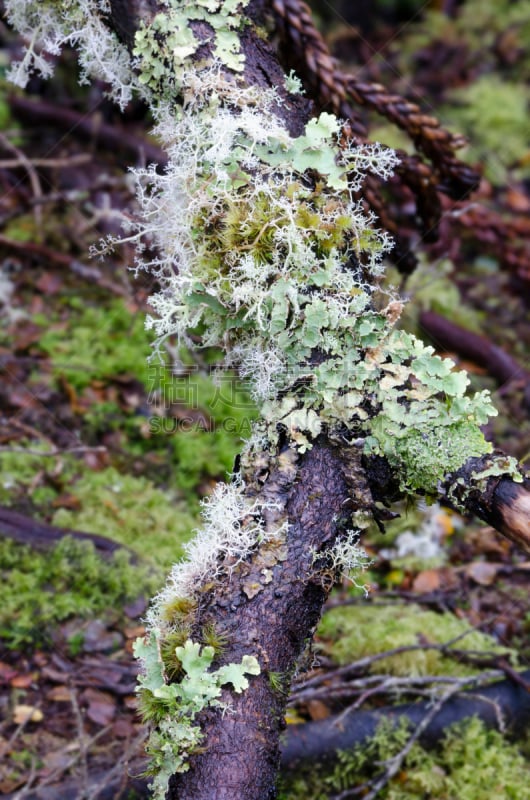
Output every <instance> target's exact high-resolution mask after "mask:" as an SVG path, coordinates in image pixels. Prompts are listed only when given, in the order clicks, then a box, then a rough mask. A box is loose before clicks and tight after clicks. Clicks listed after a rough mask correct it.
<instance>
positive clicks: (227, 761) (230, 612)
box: [168, 443, 351, 800]
mask: <svg viewBox="0 0 530 800" xmlns="http://www.w3.org/2000/svg"><path fill="white" fill-rule="evenodd" d="M293 467H294V465H293V464H292V463H290V462H287V463H285V462H284V463H283V464H281V465H279V466H278V468H277V469H276V470H274V471H272V472H271V474H270V475H269V476H268V478H267V482H266V485H265V486H264V488H263V491H264V493H265V494H267V495H269V498H270V499H272V497H275V498H276V499H277V500H280V502H281V503H282V504H284V507H285V510H286V512H287V516H288V519H289V523H290V525H289V530H288V533H287V538H286V542H285V548H286V552H285V553H284V554H283V555H282V560H281V561H280V560H278V561H277V563H276V564H275V565H274V566H270V567H265V566H264V564H266V563H270V562H269V561H268V558H267V552H266V550H265V551H264V550H263V549H262V550H261V551H260V552H259V553H258V554H257V555H256V556H255V558H254V559H253V561H251V562H250V563H248V564H244V566H243V568H242V569H239V570H237V571H236V572H235V573H234V574H233V576H232V579H231V580H230V582H229V583H227V584H226V585H225V586H224V587H222V588H221V589H218V590H217V591H216V592H215V594H213V595H212V596H210V597H209V598H208V599H207V601H206V603H205V605H204V607H203V608H202V609H201V615H200V617H201V619H200V623H201V624H203V623H204V622H206V621H209V620H211V619H215V623H216V629H217V631H218V632H219V633H220V634H222V635H226V636H227V638H228V641H229V642H230V646H229V648H228V649H227V651H226V652H225V653H224V654H223V657H222V659H221V661H222V662H223V663H229V662H239V660H240V659H241V657H242V656H243V655H245V654H246V653H254V654H256V655H257V657H258V658H259V661H260V663H261V664H262V665H264V666H265V668H264V669H262V672H261V674H260V675H259V676H257V677H256V678H253V679H252V681H251V684H250V687H249V688H248V689H247V690H246V691H245V692H244V693H243V694H241V695H237V696H235V697H234V695H233V694H231V695H230V697H229V698H227V700H228V702H229V703H230V706H231V708H232V710H233V713H228V714H226V715H225V716H222V715H220V714H219V713H216V712H215V711H214V712H208V713H207V714H205V715H204V717H203V719H202V728H203V731H204V733H205V734H206V741H207V742H208V750H207V751H205V752H204V753H203V754H201V755H198V756H196V757H194V758H193V759H192V761H191V768H190V771H189V772H187V773H184V774H183V775H178V776H175V777H174V778H173V779H172V781H171V782H170V792H169V794H168V798H170V799H171V800H176V799H177V798H184V797H185V798H189V800H193V798H196V800H199V798H201V799H202V800H204V799H205V798H216V800H233V799H234V798H236V797H237V798H238V799H240V800H256V798H258V797H259V798H273V797H274V796H275V788H274V786H275V779H276V774H277V769H278V766H279V757H280V748H279V736H280V733H281V731H282V730H283V728H284V727H285V723H284V721H283V715H284V710H285V701H286V696H287V694H288V691H289V684H290V678H291V675H292V672H293V669H294V667H295V665H296V662H297V660H298V659H299V657H300V655H301V653H302V651H303V650H304V647H305V645H306V643H307V641H308V638H309V637H310V635H311V633H312V631H313V630H314V627H315V625H316V624H317V622H318V620H319V618H320V613H321V609H322V604H323V602H324V600H325V598H326V596H327V591H328V590H329V588H330V586H331V581H330V583H329V584H328V586H323V585H322V581H321V577H320V575H317V572H316V570H315V568H314V565H313V561H314V556H313V554H312V553H313V552H314V551H317V552H320V551H322V550H324V549H325V547H326V545H328V544H329V543H331V542H332V541H333V540H334V538H335V536H336V534H337V532H338V531H339V530H340V528H341V521H342V520H343V519H344V517H345V511H346V509H347V507H348V505H349V497H350V495H351V487H350V483H351V482H350V479H349V476H348V475H347V474H345V472H344V466H343V463H342V460H341V459H340V457H339V454H338V453H337V452H336V451H335V450H334V449H333V448H331V447H330V446H329V445H327V444H325V443H318V444H316V445H315V447H314V448H313V449H312V450H311V451H310V452H309V453H307V454H306V455H305V456H304V457H303V458H302V460H301V463H300V465H299V466H298V468H296V467H295V468H294V470H293ZM269 487H270V488H269ZM350 511H351V508H350ZM272 555H273V558H274V554H272ZM272 560H273V559H271V561H272ZM269 570H270V572H269ZM264 581H268V582H266V583H265V582H264ZM254 591H257V594H255V595H254V596H252V597H249V594H250V595H252V594H253V592H254ZM271 673H274V674H275V676H276V680H274V679H273V678H274V676H273V678H271ZM278 682H279V683H280V688H278ZM213 754H215V755H214V757H212V755H213Z"/></svg>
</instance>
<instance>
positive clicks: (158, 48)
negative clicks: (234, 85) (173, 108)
mask: <svg viewBox="0 0 530 800" xmlns="http://www.w3.org/2000/svg"><path fill="white" fill-rule="evenodd" d="M166 5H167V11H166V12H160V13H159V14H156V16H155V17H154V18H153V19H152V20H151V22H150V23H149V24H145V23H142V24H141V27H140V29H139V30H138V31H137V33H136V36H135V47H134V51H133V53H134V55H135V56H136V57H137V59H138V67H139V71H140V78H139V80H140V83H142V84H144V85H145V86H147V87H148V88H149V89H150V90H151V91H152V92H153V93H154V95H155V97H156V102H157V103H158V102H160V100H161V99H162V98H164V99H166V100H171V99H175V98H176V96H177V95H178V93H179V91H180V89H181V85H180V74H181V73H182V70H183V68H184V67H185V66H186V64H188V63H189V61H190V59H191V57H192V56H195V54H196V53H197V51H198V50H199V47H201V45H204V44H209V45H211V48H212V54H213V57H214V58H215V59H216V60H218V61H219V63H221V64H223V65H224V66H225V67H227V68H229V69H231V70H233V71H234V72H241V71H242V69H243V66H244V61H245V59H244V56H243V53H242V52H241V44H240V40H239V28H241V26H242V24H243V18H242V16H241V9H242V8H243V7H244V5H246V3H245V2H242V0H169V1H168V2H167V4H166ZM193 22H206V23H207V24H208V26H210V27H211V28H212V35H211V36H209V37H206V39H205V38H204V33H203V34H202V37H200V36H199V35H198V34H197V33H196V32H195V31H194V29H193V27H192V25H191V24H190V23H193Z"/></svg>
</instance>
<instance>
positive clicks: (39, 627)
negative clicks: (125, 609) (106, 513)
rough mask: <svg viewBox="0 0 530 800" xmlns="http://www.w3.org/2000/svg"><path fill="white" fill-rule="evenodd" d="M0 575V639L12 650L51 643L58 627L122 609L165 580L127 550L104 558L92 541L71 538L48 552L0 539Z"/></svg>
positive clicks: (65, 539) (67, 538)
mask: <svg viewBox="0 0 530 800" xmlns="http://www.w3.org/2000/svg"><path fill="white" fill-rule="evenodd" d="M0 576H1V580H2V604H1V608H0V637H1V638H2V640H3V641H4V643H5V644H6V645H7V646H8V647H11V648H17V647H21V646H26V645H32V646H39V645H42V644H46V643H47V639H48V636H49V635H50V633H51V630H52V628H53V626H54V625H56V624H57V623H59V622H61V621H63V620H65V619H68V618H69V617H85V618H89V617H93V616H94V615H97V614H99V613H101V612H104V611H106V610H107V609H109V608H113V609H115V608H120V607H121V606H123V604H124V603H127V602H129V601H131V600H134V599H135V598H137V597H138V596H139V595H141V594H146V595H148V594H150V593H151V592H152V591H153V589H154V587H155V586H156V584H157V583H158V582H159V580H160V575H159V574H158V573H155V572H154V571H153V570H152V569H150V568H147V567H145V566H136V565H132V564H131V561H130V556H129V554H128V553H126V552H125V551H124V550H121V551H120V550H118V551H117V552H116V553H114V555H113V556H112V558H111V559H109V560H103V559H102V558H100V557H99V556H98V555H97V553H96V552H95V550H94V547H93V545H92V544H91V543H90V542H78V541H76V540H75V539H72V538H71V537H65V538H64V539H62V540H61V541H60V542H59V543H58V544H57V545H55V547H54V548H53V549H52V550H50V551H48V552H46V553H37V552H36V551H34V550H32V549H31V548H30V547H27V546H25V545H19V544H16V543H14V542H12V541H10V540H8V539H1V538H0Z"/></svg>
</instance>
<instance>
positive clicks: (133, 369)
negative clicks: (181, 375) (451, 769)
mask: <svg viewBox="0 0 530 800" xmlns="http://www.w3.org/2000/svg"><path fill="white" fill-rule="evenodd" d="M37 321H39V320H38V319H37ZM43 322H44V321H43ZM46 326H47V327H49V321H46ZM39 346H40V348H41V349H42V350H43V351H44V352H45V353H47V354H48V355H49V356H50V358H51V361H52V370H53V374H54V375H56V376H57V377H59V376H64V377H65V378H66V380H67V381H68V382H69V383H70V384H71V385H72V386H73V387H74V388H75V389H77V390H78V391H81V390H83V389H85V388H86V387H87V386H89V385H90V383H91V381H93V380H107V379H109V378H112V377H116V376H117V375H129V376H131V375H132V376H134V377H136V378H138V380H140V381H141V382H142V383H144V384H145V385H147V384H148V382H149V380H150V375H152V372H153V367H152V366H151V367H150V365H149V364H148V363H147V359H148V357H149V356H150V355H151V354H152V348H151V345H150V339H149V336H148V334H147V333H146V331H145V329H144V318H143V315H142V314H133V313H131V312H130V311H129V310H128V309H127V308H126V306H125V303H124V302H123V301H122V300H114V301H112V302H111V303H109V304H108V305H107V306H106V307H105V308H96V307H89V308H85V309H84V311H82V313H81V314H80V315H79V316H76V315H75V314H71V315H70V316H69V318H68V321H67V322H66V323H65V324H64V327H63V326H60V325H55V326H53V327H51V328H49V329H48V330H46V331H45V332H44V333H43V335H42V338H41V339H40V342H39Z"/></svg>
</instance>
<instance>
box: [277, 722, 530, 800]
mask: <svg viewBox="0 0 530 800" xmlns="http://www.w3.org/2000/svg"><path fill="white" fill-rule="evenodd" d="M408 735H409V734H408V733H407V729H406V725H405V724H403V725H402V726H401V727H398V728H397V729H393V730H392V729H391V727H390V726H388V725H387V724H385V723H382V724H381V725H380V727H379V729H378V731H377V733H376V735H375V736H374V738H373V739H372V740H370V741H369V742H367V743H366V744H365V745H364V746H363V747H362V748H357V749H355V750H353V751H351V752H345V753H339V754H338V759H337V762H336V764H335V766H334V767H333V768H332V769H329V768H328V770H327V771H324V769H323V768H321V767H317V768H313V769H312V770H311V771H310V772H308V773H302V774H300V775H297V776H296V777H291V776H289V777H284V778H283V779H282V781H281V784H280V793H279V797H280V800H298V799H299V798H300V800H302V798H303V800H327V799H328V798H329V797H330V796H335V794H336V793H337V792H343V791H347V790H348V789H352V788H353V787H355V786H359V785H361V784H363V783H364V782H365V781H366V780H369V779H370V778H373V777H374V774H375V770H376V769H378V770H380V769H381V765H382V763H383V762H384V761H386V760H388V759H390V758H392V757H393V756H395V755H396V754H397V753H398V752H399V751H400V750H401V749H402V747H403V745H404V744H405V742H406V740H407V738H408ZM352 796H353V795H352ZM378 797H379V798H381V800H420V798H421V800H456V798H458V800H490V798H492V797H495V798H496V800H497V799H498V800H529V799H530V785H529V783H528V764H527V762H526V761H525V759H524V757H523V756H522V754H521V752H520V751H519V750H518V748H517V746H516V745H514V744H511V743H509V742H507V741H506V740H505V739H504V738H503V737H502V735H501V734H500V733H498V732H497V731H492V730H487V729H486V727H485V726H484V725H483V724H482V722H480V721H479V720H477V719H471V720H466V721H465V722H463V723H459V724H458V725H454V726H452V727H451V728H450V729H449V730H448V732H447V734H446V736H445V739H444V740H443V742H442V743H441V746H440V747H439V748H438V749H437V750H436V751H432V750H430V751H427V750H425V749H424V748H423V747H421V746H420V745H418V744H415V745H414V746H413V747H412V749H411V751H410V753H409V754H408V756H407V757H406V759H405V760H404V762H403V769H402V770H400V772H399V773H398V774H397V775H396V777H395V778H393V780H392V781H391V782H390V784H389V785H388V786H387V787H385V788H384V789H382V790H381V791H380V793H379V794H378Z"/></svg>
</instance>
